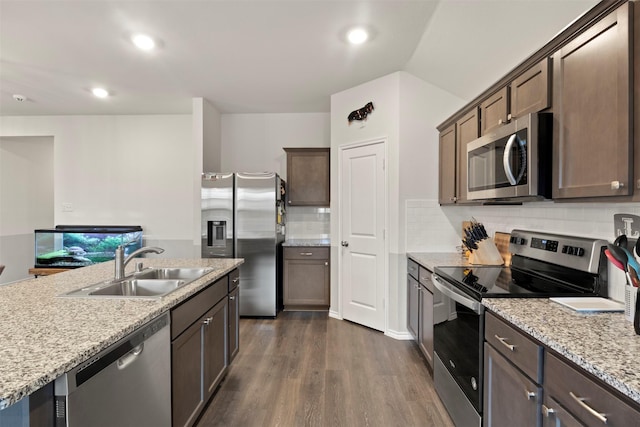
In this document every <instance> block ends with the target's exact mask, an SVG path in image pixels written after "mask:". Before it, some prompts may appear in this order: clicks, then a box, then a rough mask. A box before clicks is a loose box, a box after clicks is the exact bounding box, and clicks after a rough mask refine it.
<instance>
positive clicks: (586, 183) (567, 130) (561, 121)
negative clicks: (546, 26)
mask: <svg viewBox="0 0 640 427" xmlns="http://www.w3.org/2000/svg"><path fill="white" fill-rule="evenodd" d="M633 6H634V4H633V3H625V4H623V5H622V6H620V7H619V8H617V9H615V10H614V11H613V12H611V13H609V14H608V15H607V16H605V17H604V18H603V19H601V20H600V21H598V22H597V23H595V24H594V25H593V26H591V27H589V28H588V29H586V30H585V31H584V32H583V33H581V34H579V35H578V36H577V37H576V38H575V39H573V40H572V41H571V42H569V43H568V44H566V45H565V46H563V47H562V48H561V49H560V50H559V51H557V52H556V53H555V54H554V55H553V68H554V90H553V94H554V95H553V109H554V118H555V120H554V121H555V123H554V153H553V162H554V177H553V179H554V183H555V185H554V187H555V188H554V189H553V198H554V199H568V198H577V197H602V196H625V195H629V194H632V193H633V187H634V185H633V182H632V177H633V167H632V163H631V161H632V153H633V138H632V135H633V134H632V126H633V121H632V119H631V115H630V112H632V111H633V87H632V86H631V78H632V67H633V56H632V54H631V48H632V46H633V40H632V39H633V26H632V16H633V13H632V9H633Z"/></svg>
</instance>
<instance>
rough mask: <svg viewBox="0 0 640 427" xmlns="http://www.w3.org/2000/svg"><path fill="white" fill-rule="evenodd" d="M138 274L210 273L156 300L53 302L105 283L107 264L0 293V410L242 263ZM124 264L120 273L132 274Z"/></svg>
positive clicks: (170, 263) (187, 263)
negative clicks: (203, 269) (199, 270)
mask: <svg viewBox="0 0 640 427" xmlns="http://www.w3.org/2000/svg"><path fill="white" fill-rule="evenodd" d="M142 261H144V265H145V267H194V268H200V267H212V268H214V270H213V271H212V272H211V273H209V274H207V275H206V276H203V277H202V278H200V279H198V280H196V281H194V282H192V283H190V284H188V285H186V286H185V287H184V288H183V289H179V290H177V291H174V292H172V293H171V294H169V295H167V296H165V297H163V298H161V299H157V300H148V299H145V300H135V299H113V298H104V299H100V298H86V297H84V298H59V297H57V295H60V294H62V293H64V292H68V291H72V290H74V289H77V288H80V287H82V286H87V285H91V284H94V283H98V282H101V281H104V280H108V279H111V278H112V277H113V271H114V263H113V261H111V262H105V263H101V264H97V265H94V266H91V267H85V268H80V269H76V270H70V271H66V272H64V273H58V274H54V275H51V276H45V277H39V278H37V279H29V280H24V281H21V282H17V283H13V284H9V285H3V286H0V307H2V316H0V410H2V409H4V408H6V407H7V406H10V405H12V404H13V403H15V402H17V401H18V400H20V399H22V398H23V397H25V396H27V395H29V394H31V393H33V392H34V391H36V390H38V389H39V388H41V387H42V386H44V385H46V384H48V383H49V382H51V381H53V380H54V379H56V378H57V377H59V376H60V375H61V374H63V373H65V372H67V371H69V370H70V369H71V368H73V367H75V366H76V365H78V364H79V363H81V362H83V361H85V360H87V359H89V358H90V357H92V356H94V355H96V354H97V353H99V352H100V351H101V350H103V349H105V348H107V347H109V346H110V345H111V344H113V343H115V342H117V341H118V340H119V339H121V338H123V337H125V336H126V335H128V334H129V333H131V332H133V331H134V330H135V329H137V328H138V327H140V326H142V325H144V324H145V323H147V322H149V321H150V320H152V319H154V318H156V317H158V316H159V315H161V314H162V313H165V312H167V311H168V310H169V309H171V307H173V306H175V305H177V304H178V303H180V302H181V301H183V300H185V299H187V298H188V297H190V296H191V295H193V294H195V293H196V292H198V291H199V290H201V289H203V288H204V287H205V286H206V285H208V284H209V283H210V282H212V281H214V280H216V279H218V278H219V277H222V276H224V275H226V274H227V273H229V272H230V271H232V270H233V269H235V268H236V267H238V266H239V265H240V264H242V263H243V262H244V261H243V260H242V259H220V258H215V259H213V258H212V259H199V258H197V259H163V258H144V259H142ZM134 264H135V263H134V262H132V263H131V264H130V265H129V266H128V268H127V271H128V272H130V271H132V270H133V265H134Z"/></svg>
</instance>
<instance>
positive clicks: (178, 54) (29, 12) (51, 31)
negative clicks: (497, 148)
mask: <svg viewBox="0 0 640 427" xmlns="http://www.w3.org/2000/svg"><path fill="white" fill-rule="evenodd" d="M596 3H597V1H595V0H475V1H474V0H440V1H435V0H407V1H404V0H376V1H371V0H369V1H355V0H288V1H275V0H254V1H245V0H232V1H219V0H199V1H189V0H183V1H180V0H155V1H138V0H128V1H104V0H66V1H65V0H63V1H56V0H40V1H38V0H14V1H7V0H0V115H2V116H9V115H66V114H162V113H171V114H172V113H190V112H191V99H192V98H193V97H203V98H206V99H208V100H209V101H210V102H211V103H212V104H214V105H215V106H216V107H217V108H218V109H219V110H220V111H221V112H223V113H281V112H286V113H295V112H328V111H329V105H330V96H331V94H333V93H337V92H340V91H342V90H345V89H348V88H350V87H353V86H356V85H358V84H360V83H364V82H366V81H369V80H372V79H375V78H378V77H381V76H384V75H387V74H389V73H392V72H395V71H399V70H406V71H408V72H410V73H412V74H414V75H416V76H417V77H420V78H422V79H423V80H425V81H428V82H430V83H432V84H434V85H436V86H439V87H441V88H443V89H445V90H447V91H449V92H451V93H452V94H455V95H457V96H458V97H460V98H461V99H463V100H465V101H469V100H471V99H473V98H474V97H475V96H477V95H478V94H479V93H480V92H481V91H482V90H483V89H484V88H486V87H488V86H489V85H491V84H492V83H494V82H495V81H496V80H498V79H499V78H500V77H501V76H503V75H504V74H506V72H508V71H509V70H510V69H512V68H513V67H514V66H515V65H517V64H518V63H519V62H521V61H522V60H523V59H525V58H526V57H527V56H528V55H529V54H531V53H532V52H534V51H535V50H537V49H538V48H540V47H542V45H543V44H544V43H546V42H547V41H548V40H550V39H551V37H553V36H554V35H555V34H557V33H558V32H559V31H560V30H561V29H562V28H564V27H565V26H566V25H567V24H568V23H569V22H571V21H572V20H573V19H574V18H576V17H578V16H579V15H580V14H582V13H583V12H584V11H586V10H588V9H589V8H591V7H592V6H593V5H594V4H596ZM354 24H359V25H366V26H367V27H369V28H371V29H372V30H373V31H374V36H373V38H372V40H371V41H370V42H369V43H367V44H365V45H362V46H350V45H347V44H346V43H345V42H344V41H343V36H344V33H345V30H346V29H347V28H348V27H349V26H351V25H354ZM133 32H147V33H149V34H151V35H152V36H154V37H157V38H158V39H159V40H160V43H161V46H160V48H159V49H158V50H157V51H155V52H153V53H151V54H145V53H142V52H139V51H137V50H136V49H135V48H134V47H133V45H132V44H131V43H130V42H129V40H128V37H129V35H130V34H131V33H133ZM95 85H101V86H104V87H105V88H107V89H108V90H110V91H111V92H112V96H111V97H109V98H108V99H105V100H100V99H96V98H94V97H93V96H92V95H91V93H90V88H91V87H93V86H95ZM14 94H21V95H24V96H26V97H27V98H28V100H27V101H25V102H17V101H15V100H14V99H13V98H12V96H13V95H14Z"/></svg>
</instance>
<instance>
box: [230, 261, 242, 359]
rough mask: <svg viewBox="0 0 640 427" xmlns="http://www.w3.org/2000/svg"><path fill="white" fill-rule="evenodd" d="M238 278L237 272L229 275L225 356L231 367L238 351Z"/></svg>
mask: <svg viewBox="0 0 640 427" xmlns="http://www.w3.org/2000/svg"><path fill="white" fill-rule="evenodd" d="M239 284H240V276H239V272H238V270H235V271H233V272H231V273H230V274H229V339H228V349H227V354H228V356H229V362H228V364H229V365H231V362H232V361H233V359H235V357H236V355H237V354H238V351H239V350H240V328H239V324H240V287H239Z"/></svg>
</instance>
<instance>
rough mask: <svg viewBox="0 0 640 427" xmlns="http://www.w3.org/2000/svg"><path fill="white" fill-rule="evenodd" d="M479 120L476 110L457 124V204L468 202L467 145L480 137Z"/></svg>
mask: <svg viewBox="0 0 640 427" xmlns="http://www.w3.org/2000/svg"><path fill="white" fill-rule="evenodd" d="M478 118H479V117H478V109H477V108H474V109H472V110H471V111H469V112H468V113H467V114H465V115H464V116H463V117H462V118H461V119H460V120H458V121H457V122H456V150H457V159H456V162H457V167H458V173H457V178H458V179H457V181H456V192H457V198H456V203H465V202H467V144H468V143H469V142H471V141H473V140H475V139H477V138H478V137H479V136H480V134H479V133H478V131H479V121H478Z"/></svg>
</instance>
